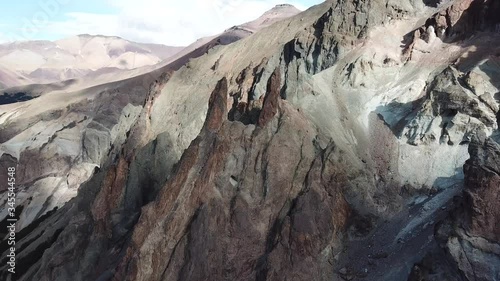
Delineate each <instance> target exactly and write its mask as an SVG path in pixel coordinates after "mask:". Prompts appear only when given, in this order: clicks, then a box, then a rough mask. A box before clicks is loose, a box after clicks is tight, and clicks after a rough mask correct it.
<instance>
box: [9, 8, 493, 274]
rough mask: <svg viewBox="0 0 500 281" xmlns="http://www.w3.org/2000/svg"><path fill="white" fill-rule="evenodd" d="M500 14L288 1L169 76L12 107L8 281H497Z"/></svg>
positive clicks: (66, 92)
mask: <svg viewBox="0 0 500 281" xmlns="http://www.w3.org/2000/svg"><path fill="white" fill-rule="evenodd" d="M499 15H500V1H498V0H441V1H439V0H434V1H433V0H399V1H393V0H329V1H326V2H324V3H322V4H320V5H317V6H314V7H312V8H310V9H308V10H306V11H304V12H301V13H297V12H296V11H295V9H294V8H293V7H290V6H287V5H280V6H278V7H276V8H274V9H273V10H271V11H270V12H268V13H266V14H264V15H263V17H261V18H259V20H257V21H254V22H251V23H247V24H244V25H241V26H239V27H234V28H232V29H228V31H226V33H224V34H223V35H222V36H223V37H219V40H217V37H214V38H215V39H214V38H211V39H210V40H206V42H205V41H203V42H198V43H197V44H198V45H196V46H195V47H192V48H191V49H189V51H184V52H181V54H182V55H178V56H177V57H176V59H175V60H173V61H169V62H168V63H164V64H161V65H160V66H158V67H154V68H146V69H141V70H133V71H132V70H131V71H122V72H120V76H119V78H120V79H118V78H117V77H114V78H113V79H111V80H110V81H109V82H107V83H98V84H85V83H74V82H71V81H66V82H60V83H56V84H48V85H44V87H43V88H39V87H26V88H23V89H22V92H20V93H14V94H19V95H18V96H13V95H12V94H13V93H4V95H3V96H2V97H3V98H10V99H14V98H16V97H21V98H22V97H24V99H22V100H15V101H13V102H10V103H9V104H5V105H2V106H0V154H1V157H0V167H1V174H0V177H1V178H2V182H6V180H3V179H4V178H5V179H6V178H7V177H8V175H7V174H6V173H7V172H6V171H7V167H11V166H16V167H17V175H16V176H17V179H16V182H17V185H18V188H19V192H18V204H19V205H18V207H17V210H16V211H17V213H18V216H19V221H18V227H19V229H18V231H17V235H16V237H17V242H16V249H17V256H16V259H17V268H16V270H17V272H18V273H17V274H16V275H11V274H9V273H8V271H7V268H8V265H7V255H8V253H9V251H10V249H9V245H8V239H7V238H8V234H6V233H4V232H5V231H4V229H5V228H4V227H2V229H0V231H1V232H2V238H3V240H2V241H1V242H0V245H1V246H0V252H1V253H2V256H1V257H0V259H1V263H0V280H42V281H67V280H74V281H80V280H82V281H83V280H99V281H108V280H109V281H111V280H112V281H122V280H130V281H132V280H138V281H139V280H140V281H153V280H154V281H156V280H158V281H159V280H165V281H167V280H168V281H170V280H178V281H185V280H186V281H187V280H200V281H201V280H214V281H215V280H217V281H219V280H228V281H229V280H242V281H244V280H255V281H271V280H283V281H285V280H289V281H290V280H297V281H298V280H366V281H393V280H394V281H402V280H408V281H498V280H500V133H499V122H500V110H499V109H500V16H499ZM270 21H272V22H270ZM254 26H259V28H254ZM237 30H239V31H238V32H245V34H246V35H245V36H237V37H231V38H232V39H231V40H220V38H226V37H227V36H228V35H227V34H228V33H227V32H235V31H237ZM247 33H248V34H247ZM224 36H226V37H224ZM103 79H104V78H102V79H101V80H99V81H102V80H103ZM40 105H43V106H40ZM2 184H3V183H2ZM7 194H8V192H7V187H4V186H3V185H2V186H1V188H0V200H1V201H2V202H3V203H2V204H3V206H7V203H6V202H7V198H8V195H7ZM0 214H1V216H0V219H1V220H2V223H1V224H2V225H6V224H7V214H8V210H7V207H2V209H0Z"/></svg>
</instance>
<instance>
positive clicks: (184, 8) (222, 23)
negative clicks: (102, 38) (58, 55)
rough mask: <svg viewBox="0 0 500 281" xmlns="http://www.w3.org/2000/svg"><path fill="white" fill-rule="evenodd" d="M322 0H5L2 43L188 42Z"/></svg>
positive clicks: (1, 6)
mask: <svg viewBox="0 0 500 281" xmlns="http://www.w3.org/2000/svg"><path fill="white" fill-rule="evenodd" d="M321 2H323V1H322V0H85V1H82V0H14V1H1V3H0V10H1V11H2V17H1V18H0V43H4V42H11V41H26V40H51V41H53V40H58V39H62V38H66V37H70V36H74V35H78V34H92V35H96V34H99V35H108V36H119V37H122V38H125V39H128V40H131V41H136V42H143V43H160V44H166V45H170V46H186V45H189V44H190V43H192V42H194V41H195V40H196V39H198V38H201V37H204V36H208V35H214V34H217V33H219V32H222V31H224V30H225V29H227V28H229V27H231V26H234V25H237V24H241V23H244V22H247V21H251V20H254V19H256V18H258V17H259V16H260V15H262V14H263V13H264V12H266V11H267V10H269V9H271V8H272V7H274V6H275V5H277V4H284V3H288V4H292V5H294V6H295V7H297V8H298V9H300V10H305V9H307V8H309V7H311V6H313V5H316V4H319V3H321Z"/></svg>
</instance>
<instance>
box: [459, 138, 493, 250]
mask: <svg viewBox="0 0 500 281" xmlns="http://www.w3.org/2000/svg"><path fill="white" fill-rule="evenodd" d="M469 153H470V155H471V158H470V159H469V160H468V161H467V162H466V163H465V166H464V171H465V175H466V177H465V184H466V190H465V194H466V200H467V204H466V206H467V208H468V210H467V211H468V217H467V230H468V231H469V232H470V234H472V235H474V236H480V237H484V238H485V239H487V240H490V241H492V242H497V243H499V242H500V205H499V202H500V144H498V143H497V142H495V141H494V140H492V139H486V140H479V139H477V141H474V142H472V143H471V145H470V147H469Z"/></svg>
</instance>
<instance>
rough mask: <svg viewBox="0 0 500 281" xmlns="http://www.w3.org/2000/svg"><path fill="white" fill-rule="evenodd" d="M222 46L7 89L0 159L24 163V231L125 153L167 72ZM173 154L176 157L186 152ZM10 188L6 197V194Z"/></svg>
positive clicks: (0, 114)
mask: <svg viewBox="0 0 500 281" xmlns="http://www.w3.org/2000/svg"><path fill="white" fill-rule="evenodd" d="M273 10H274V9H273ZM228 43H230V42H226V43H225V44H228ZM220 44H222V43H221V42H213V43H209V44H205V45H202V46H201V47H200V48H198V49H196V50H194V51H192V52H190V53H188V54H186V55H185V56H183V57H180V58H179V59H177V60H176V61H174V62H172V63H170V64H168V65H167V66H166V67H164V68H163V69H162V68H159V66H156V67H151V68H150V69H149V70H148V68H140V69H135V70H129V71H126V72H125V71H124V72H121V73H119V74H117V73H116V72H113V73H107V74H106V73H104V74H101V75H100V77H99V78H93V79H89V78H88V77H87V78H84V79H74V80H67V81H64V82H58V83H52V84H46V85H40V84H34V85H28V86H22V87H13V88H9V89H6V90H4V91H3V92H4V94H3V95H2V96H0V97H1V100H0V101H1V102H2V103H8V104H6V105H3V106H0V156H1V157H3V158H1V160H0V162H2V163H4V164H5V163H6V165H8V164H10V165H12V163H14V162H17V163H19V165H20V166H23V167H22V168H21V169H20V171H19V179H18V184H19V186H20V190H21V191H20V192H19V196H18V197H19V198H18V201H17V203H18V205H19V208H20V209H21V208H23V209H22V210H23V211H22V213H21V211H19V215H20V222H19V223H18V228H19V229H23V228H25V227H27V226H28V225H29V224H30V223H32V222H33V221H34V220H36V219H38V218H40V217H42V216H43V215H44V214H46V213H47V212H49V211H51V210H52V209H53V208H55V207H61V206H63V205H64V203H66V202H67V201H68V200H69V199H71V198H72V197H74V196H75V195H76V192H77V190H78V188H79V186H80V185H81V184H82V183H83V182H85V181H87V180H88V179H89V178H90V177H91V175H92V174H93V172H94V170H95V169H96V168H99V167H101V165H102V164H103V163H104V162H105V161H106V160H107V158H108V157H110V155H111V154H113V153H116V152H119V150H120V147H121V145H122V143H123V141H124V140H125V139H126V138H127V136H126V135H127V132H128V131H129V130H130V128H131V126H132V125H133V124H134V120H135V119H136V118H137V117H138V114H139V113H140V112H141V110H142V109H143V107H144V106H146V105H148V104H151V103H152V101H151V100H149V99H154V96H155V93H152V92H151V91H160V89H161V88H162V87H160V85H163V83H164V82H165V81H163V80H162V79H165V78H164V77H165V74H164V72H171V71H173V70H176V69H179V68H180V67H181V66H183V65H185V64H186V63H187V62H188V61H189V60H190V59H192V58H196V57H199V56H202V55H204V54H205V53H206V52H208V51H209V50H211V49H212V48H214V47H216V46H218V45H220ZM161 77H163V78H161ZM160 78H161V79H160ZM113 81H114V82H113ZM155 81H156V82H155ZM104 82H107V83H104ZM110 82H111V83H110ZM153 82H155V83H156V86H152V85H151V83H153ZM103 83H104V84H103ZM155 87H156V88H157V89H156V90H153V89H155ZM26 100H29V101H28V102H20V101H26ZM41 105H43V106H41ZM148 106H151V105H148ZM144 129H146V128H144ZM145 137H147V135H146V136H145ZM176 153H177V152H176ZM7 155H10V156H7ZM11 157H14V160H12V158H11ZM171 157H173V159H175V161H177V160H178V157H179V155H177V154H174V153H172V156H171ZM12 161H14V162H12ZM172 161H174V160H172ZM40 164H41V165H40ZM4 191H5V190H2V191H1V192H2V194H1V195H0V196H1V198H2V200H6V196H7V194H6V193H5V192H4ZM6 216H7V209H5V208H2V209H1V210H0V218H1V219H2V220H3V219H4V218H5V217H6Z"/></svg>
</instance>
